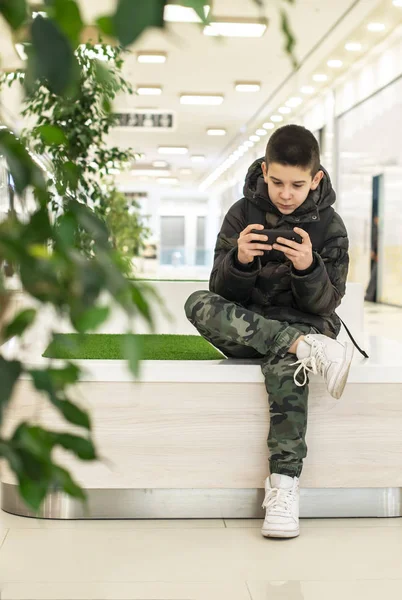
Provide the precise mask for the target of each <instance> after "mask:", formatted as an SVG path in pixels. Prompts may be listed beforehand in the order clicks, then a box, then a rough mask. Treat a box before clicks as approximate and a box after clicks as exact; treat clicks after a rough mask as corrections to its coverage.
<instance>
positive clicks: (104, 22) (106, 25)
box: [96, 17, 116, 37]
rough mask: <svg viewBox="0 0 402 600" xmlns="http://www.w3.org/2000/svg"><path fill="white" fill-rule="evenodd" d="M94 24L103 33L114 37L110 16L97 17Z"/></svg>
mask: <svg viewBox="0 0 402 600" xmlns="http://www.w3.org/2000/svg"><path fill="white" fill-rule="evenodd" d="M96 24H97V26H98V27H99V29H100V30H101V31H102V33H104V34H105V35H107V36H109V37H116V33H115V30H114V24H113V19H112V17H99V19H96Z"/></svg>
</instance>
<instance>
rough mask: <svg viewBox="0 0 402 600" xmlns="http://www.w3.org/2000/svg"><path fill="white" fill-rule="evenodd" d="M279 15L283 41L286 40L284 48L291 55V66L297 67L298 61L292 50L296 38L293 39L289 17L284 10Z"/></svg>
mask: <svg viewBox="0 0 402 600" xmlns="http://www.w3.org/2000/svg"><path fill="white" fill-rule="evenodd" d="M280 15H281V29H282V33H283V34H284V36H285V42H286V44H285V49H286V52H287V53H288V54H289V56H290V57H291V60H292V64H293V67H294V68H297V66H298V62H297V59H296V57H295V56H294V54H293V51H294V48H295V45H296V40H295V37H294V35H293V32H292V30H291V28H290V23H289V17H288V15H287V13H286V11H284V10H281V11H280Z"/></svg>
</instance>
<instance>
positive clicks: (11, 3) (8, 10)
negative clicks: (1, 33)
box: [0, 0, 27, 30]
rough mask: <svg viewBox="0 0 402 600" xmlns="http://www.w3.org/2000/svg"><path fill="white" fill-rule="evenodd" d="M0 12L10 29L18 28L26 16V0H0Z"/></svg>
mask: <svg viewBox="0 0 402 600" xmlns="http://www.w3.org/2000/svg"><path fill="white" fill-rule="evenodd" d="M0 14H2V15H3V17H4V18H5V20H6V21H7V23H8V24H9V25H10V26H11V28H12V29H14V30H16V29H19V27H21V25H22V24H23V23H24V21H25V19H26V18H27V6H26V1H25V0H0Z"/></svg>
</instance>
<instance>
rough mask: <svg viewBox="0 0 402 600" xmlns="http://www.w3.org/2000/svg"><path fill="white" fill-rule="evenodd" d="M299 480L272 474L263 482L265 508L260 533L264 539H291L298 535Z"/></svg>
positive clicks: (263, 504)
mask: <svg viewBox="0 0 402 600" xmlns="http://www.w3.org/2000/svg"><path fill="white" fill-rule="evenodd" d="M299 495H300V492H299V479H298V478H297V477H289V476H288V475H280V474H279V473H273V474H272V475H271V478H269V477H267V478H266V480H265V498H264V502H263V503H262V508H266V509H267V512H266V515H265V520H264V524H263V526H262V529H261V533H262V535H263V536H264V537H275V538H292V537H297V536H298V535H299Z"/></svg>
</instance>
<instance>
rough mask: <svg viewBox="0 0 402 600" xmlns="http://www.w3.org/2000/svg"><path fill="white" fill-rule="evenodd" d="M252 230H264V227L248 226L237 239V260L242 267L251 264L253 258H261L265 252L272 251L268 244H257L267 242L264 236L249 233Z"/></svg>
mask: <svg viewBox="0 0 402 600" xmlns="http://www.w3.org/2000/svg"><path fill="white" fill-rule="evenodd" d="M252 229H264V225H261V224H260V225H248V226H247V227H246V229H243V231H242V232H241V234H240V236H239V239H238V240H237V260H238V261H239V262H240V263H241V264H242V265H248V264H249V263H252V262H253V260H254V257H255V256H262V255H263V254H264V251H265V250H272V246H269V245H268V244H258V243H253V242H258V241H259V240H265V241H267V239H268V237H267V236H266V235H259V234H257V233H250V232H251V230H252Z"/></svg>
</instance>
